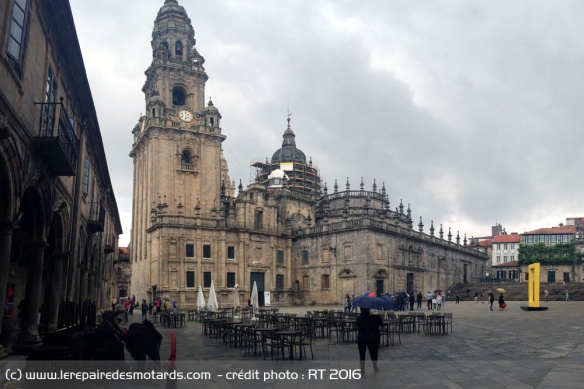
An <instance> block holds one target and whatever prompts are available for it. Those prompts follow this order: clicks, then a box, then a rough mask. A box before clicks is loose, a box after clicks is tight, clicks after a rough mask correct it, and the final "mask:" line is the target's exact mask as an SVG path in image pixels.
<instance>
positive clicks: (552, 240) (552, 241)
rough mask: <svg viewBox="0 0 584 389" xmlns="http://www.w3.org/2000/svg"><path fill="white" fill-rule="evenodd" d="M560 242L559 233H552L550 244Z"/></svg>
mask: <svg viewBox="0 0 584 389" xmlns="http://www.w3.org/2000/svg"><path fill="white" fill-rule="evenodd" d="M556 243H558V236H557V235H551V236H550V244H556Z"/></svg>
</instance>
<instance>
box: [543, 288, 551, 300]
mask: <svg viewBox="0 0 584 389" xmlns="http://www.w3.org/2000/svg"><path fill="white" fill-rule="evenodd" d="M549 294H550V292H548V290H547V289H544V290H543V298H544V299H545V302H546V303H547V302H548V301H547V298H548V296H549Z"/></svg>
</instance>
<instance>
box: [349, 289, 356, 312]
mask: <svg viewBox="0 0 584 389" xmlns="http://www.w3.org/2000/svg"><path fill="white" fill-rule="evenodd" d="M354 299H355V293H351V303H350V304H349V308H350V309H351V312H357V306H356V305H353V300H354Z"/></svg>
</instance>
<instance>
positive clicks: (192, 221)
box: [130, 0, 487, 308]
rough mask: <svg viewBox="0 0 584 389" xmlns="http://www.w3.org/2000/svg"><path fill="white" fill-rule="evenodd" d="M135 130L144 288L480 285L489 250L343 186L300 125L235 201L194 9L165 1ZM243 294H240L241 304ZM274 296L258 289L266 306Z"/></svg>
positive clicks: (325, 294)
mask: <svg viewBox="0 0 584 389" xmlns="http://www.w3.org/2000/svg"><path fill="white" fill-rule="evenodd" d="M152 37H153V39H152V50H153V60H152V64H151V66H150V67H149V68H148V70H147V71H146V75H147V80H146V83H145V85H144V88H143V91H144V93H145V96H146V108H147V109H146V112H147V114H146V115H145V116H144V117H142V118H141V119H140V121H139V122H138V124H137V125H136V127H135V128H134V130H133V133H134V135H135V143H134V145H133V147H132V151H131V153H130V156H131V157H132V158H133V160H134V210H133V221H132V250H131V261H132V282H131V285H132V290H131V293H132V294H135V295H136V297H137V298H140V299H141V298H148V299H152V298H153V297H155V295H156V296H157V297H167V298H169V299H170V300H177V302H178V303H179V305H180V306H181V307H183V308H189V307H194V305H195V301H196V299H197V296H196V294H197V288H198V286H199V285H201V286H202V287H203V290H204V293H205V294H207V293H208V291H209V287H210V284H211V281H212V280H213V281H214V285H215V287H216V289H217V293H218V301H219V304H220V305H221V306H233V305H236V304H241V305H244V304H245V303H246V302H247V299H248V298H249V295H250V291H251V288H252V285H253V283H254V281H255V282H256V283H257V284H258V289H259V290H260V291H269V292H271V302H272V303H276V304H277V303H292V302H294V301H296V302H311V301H316V302H319V303H329V302H330V303H332V302H336V303H339V302H341V301H342V299H343V296H344V295H345V294H346V293H356V294H360V293H364V292H366V291H371V290H377V291H379V292H393V291H397V290H399V291H401V290H408V291H412V290H416V291H418V290H422V291H427V290H434V289H436V288H447V287H448V286H450V285H452V284H454V283H457V282H463V281H478V280H479V278H480V277H481V275H482V274H483V273H484V267H485V264H486V260H487V256H486V254H484V253H482V252H479V251H477V250H474V249H471V248H468V247H466V239H465V241H464V242H463V243H462V244H461V242H460V237H458V236H457V238H456V239H455V240H456V243H455V242H453V241H452V235H451V234H450V233H449V235H448V239H444V235H443V231H442V229H441V230H440V236H439V237H436V236H434V227H433V226H432V228H431V233H430V235H428V234H425V233H424V232H423V225H422V221H421V220H420V224H419V226H418V231H415V230H414V229H413V223H412V218H411V210H410V209H409V207H408V209H407V210H406V211H404V206H403V204H400V206H398V207H397V208H396V209H395V211H392V210H390V203H389V196H388V194H387V192H386V188H385V186H383V187H382V189H381V191H378V190H377V185H376V184H375V183H374V184H373V187H372V190H365V189H364V184H363V182H361V185H360V189H359V190H351V189H350V184H349V181H348V180H347V183H346V184H345V185H346V190H344V191H339V190H338V185H337V184H336V183H335V187H334V192H333V193H332V194H328V193H327V188H326V186H325V187H324V188H321V183H320V178H319V175H318V171H317V169H316V168H315V167H314V166H313V165H312V161H309V162H308V163H307V161H306V157H305V156H304V153H302V151H300V150H299V149H297V148H296V142H295V139H294V138H295V134H294V132H293V131H292V129H291V127H290V120H289V119H288V127H287V128H286V130H285V132H284V136H283V138H284V139H283V143H282V148H281V149H279V150H277V151H276V152H275V153H274V156H273V157H272V160H271V161H266V162H265V163H256V164H254V166H255V167H256V168H257V169H258V179H257V181H256V182H255V183H253V184H251V185H249V186H248V187H247V188H246V189H244V188H243V185H241V183H240V185H239V191H238V194H237V196H235V195H234V193H233V192H234V188H233V184H232V183H231V180H230V178H229V175H228V169H227V162H226V161H225V159H224V158H223V155H222V151H221V144H222V142H223V141H225V139H226V136H225V135H224V134H223V133H222V129H221V127H220V126H219V124H220V119H221V115H220V114H219V111H218V110H217V108H215V107H214V106H213V104H212V102H210V101H209V103H208V105H207V106H206V107H205V106H204V104H203V102H204V101H205V94H204V87H205V81H206V80H207V76H206V74H205V69H204V68H203V63H204V59H203V57H202V56H201V55H200V54H199V53H198V52H197V50H196V48H195V39H194V30H193V28H192V26H191V21H190V19H189V18H188V16H187V13H186V11H185V10H184V8H183V7H182V6H180V5H179V4H178V2H177V1H175V0H166V1H165V3H164V5H163V6H162V8H161V9H160V11H159V13H158V16H157V18H156V20H155V23H154V31H153V35H152ZM236 301H239V302H238V303H237V302H236ZM262 301H263V294H262V293H260V303H262Z"/></svg>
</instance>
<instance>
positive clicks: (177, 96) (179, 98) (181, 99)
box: [172, 87, 186, 105]
mask: <svg viewBox="0 0 584 389" xmlns="http://www.w3.org/2000/svg"><path fill="white" fill-rule="evenodd" d="M185 98H186V96H185V91H184V90H183V89H182V88H180V87H174V89H173V90H172V105H185Z"/></svg>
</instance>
